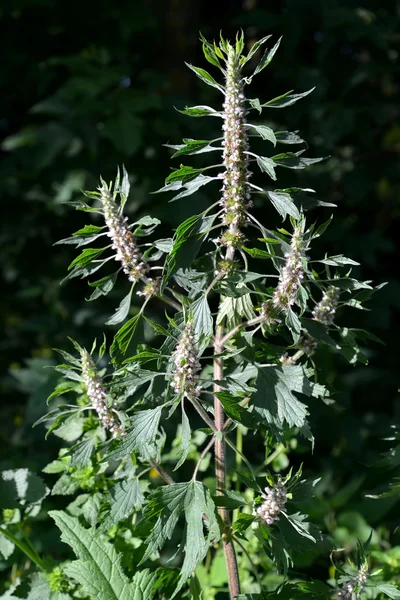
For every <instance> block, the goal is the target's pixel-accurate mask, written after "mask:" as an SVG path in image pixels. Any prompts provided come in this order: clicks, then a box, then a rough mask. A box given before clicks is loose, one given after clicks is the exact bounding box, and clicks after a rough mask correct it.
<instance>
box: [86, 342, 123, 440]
mask: <svg viewBox="0 0 400 600" xmlns="http://www.w3.org/2000/svg"><path fill="white" fill-rule="evenodd" d="M81 365H82V377H83V381H84V382H85V386H86V391H87V395H88V397H89V400H90V402H91V403H92V405H93V408H94V409H95V411H96V412H97V415H98V417H99V419H100V421H101V423H102V424H103V426H104V427H105V429H108V431H110V432H111V433H112V436H113V437H121V436H122V435H123V431H122V427H121V423H120V422H119V420H118V419H117V417H116V415H115V406H113V407H109V406H108V404H107V395H108V394H107V391H106V388H105V386H104V384H103V381H102V378H101V377H100V375H99V373H98V372H97V369H96V366H95V364H94V362H93V359H92V357H91V356H90V354H89V352H88V351H87V350H85V349H82V350H81Z"/></svg>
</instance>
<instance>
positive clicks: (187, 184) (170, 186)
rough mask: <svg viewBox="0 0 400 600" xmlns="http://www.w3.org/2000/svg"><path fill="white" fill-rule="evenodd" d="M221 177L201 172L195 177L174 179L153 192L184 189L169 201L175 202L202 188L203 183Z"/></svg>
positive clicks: (205, 183)
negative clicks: (180, 179)
mask: <svg viewBox="0 0 400 600" xmlns="http://www.w3.org/2000/svg"><path fill="white" fill-rule="evenodd" d="M187 168H188V169H189V168H190V167H187ZM217 179H219V177H210V176H209V175H202V174H201V173H200V174H199V175H197V176H196V178H195V179H191V178H189V179H188V180H187V181H174V182H172V183H167V185H165V186H164V187H162V188H161V189H159V190H157V191H156V192H153V194H158V193H160V192H175V191H177V190H181V189H183V191H182V192H180V193H179V194H177V195H176V196H174V197H173V198H171V200H169V202H175V200H179V198H184V197H185V196H191V195H192V194H194V193H195V192H197V190H198V189H200V188H201V187H202V186H203V185H207V184H208V183H210V182H211V181H216V180H217Z"/></svg>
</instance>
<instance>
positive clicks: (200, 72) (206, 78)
mask: <svg viewBox="0 0 400 600" xmlns="http://www.w3.org/2000/svg"><path fill="white" fill-rule="evenodd" d="M185 65H186V66H187V67H189V69H191V70H192V71H193V72H194V73H196V75H197V77H198V78H199V79H201V81H203V82H204V83H206V84H207V85H211V87H214V88H216V89H217V90H219V91H220V92H222V93H223V94H224V93H225V91H224V88H223V87H222V85H219V83H217V82H216V81H215V79H214V77H212V75H210V73H208V72H207V71H205V70H204V69H201V68H200V67H194V66H193V65H191V64H189V63H187V62H185Z"/></svg>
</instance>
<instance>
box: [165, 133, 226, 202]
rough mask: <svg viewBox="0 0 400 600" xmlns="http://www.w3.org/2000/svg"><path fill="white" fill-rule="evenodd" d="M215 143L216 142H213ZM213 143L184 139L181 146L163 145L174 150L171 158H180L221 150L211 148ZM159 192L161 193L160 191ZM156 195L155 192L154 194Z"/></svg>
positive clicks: (214, 147)
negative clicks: (185, 155) (184, 155)
mask: <svg viewBox="0 0 400 600" xmlns="http://www.w3.org/2000/svg"><path fill="white" fill-rule="evenodd" d="M213 141H216V140H213ZM213 141H210V140H192V139H190V138H184V139H183V144H165V145H166V147H167V148H173V149H174V150H176V152H175V154H173V155H172V158H175V157H176V156H182V155H183V154H187V155H192V154H202V153H203V152H213V151H214V150H221V148H220V147H216V146H212V145H211V144H212V143H213ZM159 191H163V190H162V189H161V190H159ZM155 193H156V192H155Z"/></svg>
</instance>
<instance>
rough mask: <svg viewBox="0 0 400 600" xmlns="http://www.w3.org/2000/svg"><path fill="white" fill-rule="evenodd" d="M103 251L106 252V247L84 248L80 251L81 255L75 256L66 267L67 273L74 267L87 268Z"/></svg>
mask: <svg viewBox="0 0 400 600" xmlns="http://www.w3.org/2000/svg"><path fill="white" fill-rule="evenodd" d="M105 250H107V246H106V247H105V248H85V250H82V252H81V254H80V255H79V256H77V257H76V258H75V259H74V260H73V261H72V263H71V264H70V265H69V267H68V271H70V270H71V269H73V268H74V267H79V268H80V269H82V268H83V267H87V266H88V265H89V264H90V263H91V262H92V261H93V260H95V259H96V258H98V257H99V256H100V255H101V254H102V253H103V252H104V251H105Z"/></svg>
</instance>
